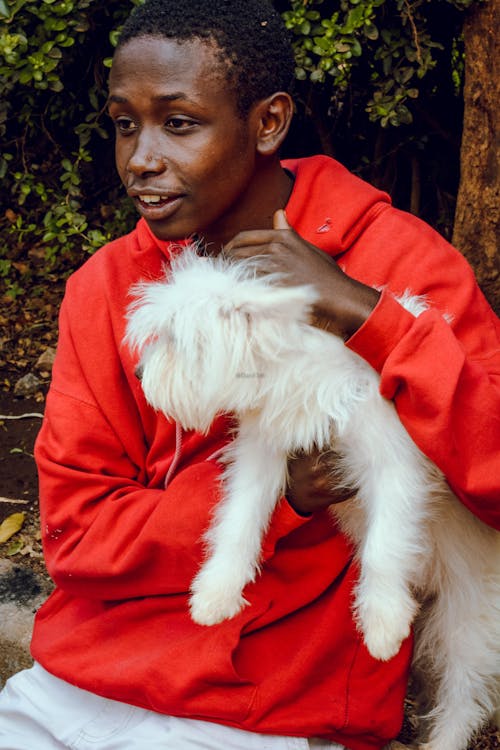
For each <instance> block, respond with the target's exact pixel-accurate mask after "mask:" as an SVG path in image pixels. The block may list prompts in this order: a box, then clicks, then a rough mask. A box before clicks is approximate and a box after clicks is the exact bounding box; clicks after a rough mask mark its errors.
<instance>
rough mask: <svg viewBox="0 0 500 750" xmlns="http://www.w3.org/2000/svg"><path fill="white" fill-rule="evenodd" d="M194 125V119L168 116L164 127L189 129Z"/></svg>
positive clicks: (176, 129) (178, 129) (177, 129)
mask: <svg viewBox="0 0 500 750" xmlns="http://www.w3.org/2000/svg"><path fill="white" fill-rule="evenodd" d="M195 125H196V122H195V121H194V120H190V119H189V118H188V117H169V118H168V120H167V121H166V123H165V127H166V128H167V129H168V130H175V131H180V130H190V129H191V128H193V127H194V126H195Z"/></svg>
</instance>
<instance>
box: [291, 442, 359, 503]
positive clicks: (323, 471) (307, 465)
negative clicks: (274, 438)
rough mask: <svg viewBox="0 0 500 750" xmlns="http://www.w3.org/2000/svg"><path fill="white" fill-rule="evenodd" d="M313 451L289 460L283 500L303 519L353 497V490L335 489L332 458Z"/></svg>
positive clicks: (332, 454) (333, 457)
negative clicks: (285, 498)
mask: <svg viewBox="0 0 500 750" xmlns="http://www.w3.org/2000/svg"><path fill="white" fill-rule="evenodd" d="M325 456H326V454H325V453H324V452H323V453H320V452H319V451H314V452H313V453H309V454H304V455H300V456H297V457H296V458H290V459H289V461H288V477H289V480H288V486H287V489H286V492H285V494H286V497H287V500H288V502H289V503H290V505H291V506H292V508H293V509H294V510H295V511H296V512H297V513H299V514H300V515H302V516H307V515H309V514H310V513H314V512H315V511H317V510H323V509H324V508H327V507H328V506H329V505H332V503H342V502H344V501H345V500H348V499H349V498H351V497H353V496H354V495H355V494H356V490H355V489H353V488H346V487H338V488H335V466H334V462H335V454H334V453H333V452H332V451H329V452H328V464H327V462H326V460H325Z"/></svg>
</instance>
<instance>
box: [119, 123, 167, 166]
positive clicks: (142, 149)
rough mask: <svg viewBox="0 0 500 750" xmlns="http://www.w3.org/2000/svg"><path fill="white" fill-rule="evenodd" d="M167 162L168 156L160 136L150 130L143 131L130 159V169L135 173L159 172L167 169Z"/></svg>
mask: <svg viewBox="0 0 500 750" xmlns="http://www.w3.org/2000/svg"><path fill="white" fill-rule="evenodd" d="M165 163H166V157H165V153H164V149H163V148H162V147H161V144H160V141H159V138H157V137H155V136H154V134H152V133H149V132H144V133H141V135H140V136H139V137H138V139H137V142H136V146H135V149H134V152H133V154H132V156H131V157H130V159H129V162H128V170H129V171H130V172H132V173H133V174H135V175H143V174H146V173H148V172H152V173H159V172H163V171H164V170H165Z"/></svg>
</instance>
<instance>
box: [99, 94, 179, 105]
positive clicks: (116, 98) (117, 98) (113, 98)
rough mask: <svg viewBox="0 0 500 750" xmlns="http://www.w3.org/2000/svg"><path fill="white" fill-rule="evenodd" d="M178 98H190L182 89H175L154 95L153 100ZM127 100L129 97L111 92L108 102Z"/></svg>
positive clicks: (161, 100)
mask: <svg viewBox="0 0 500 750" xmlns="http://www.w3.org/2000/svg"><path fill="white" fill-rule="evenodd" d="M177 99H188V97H187V96H186V94H184V93H183V92H182V91H174V92H173V93H172V94H159V95H158V96H154V97H153V101H155V102H174V101H177ZM127 102H128V99H127V98H126V97H125V96H119V95H118V94H110V96H108V100H107V102H106V104H107V105H108V106H109V105H110V104H126V103H127Z"/></svg>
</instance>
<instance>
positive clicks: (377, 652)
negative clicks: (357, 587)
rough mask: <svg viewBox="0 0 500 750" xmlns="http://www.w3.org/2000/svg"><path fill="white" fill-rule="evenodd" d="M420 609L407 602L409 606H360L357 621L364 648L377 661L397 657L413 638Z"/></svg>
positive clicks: (372, 603)
mask: <svg viewBox="0 0 500 750" xmlns="http://www.w3.org/2000/svg"><path fill="white" fill-rule="evenodd" d="M417 608H418V605H417V604H416V602H415V601H414V600H413V599H411V598H408V600H407V601H406V602H402V601H401V600H400V599H398V601H397V602H389V601H388V600H387V599H383V600H382V599H380V598H378V599H377V600H373V599H372V600H371V601H368V602H366V601H365V602H358V603H357V605H356V620H357V623H358V627H359V629H360V631H361V632H362V634H363V638H364V641H365V645H366V647H367V649H368V651H369V652H370V654H371V655H372V656H373V657H374V659H378V660H380V661H388V660H389V659H392V657H393V656H396V654H397V653H398V651H399V649H400V648H401V644H402V643H403V641H404V640H405V639H406V638H407V637H408V636H409V635H410V630H411V624H412V622H413V619H414V617H415V614H416V611H417Z"/></svg>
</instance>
